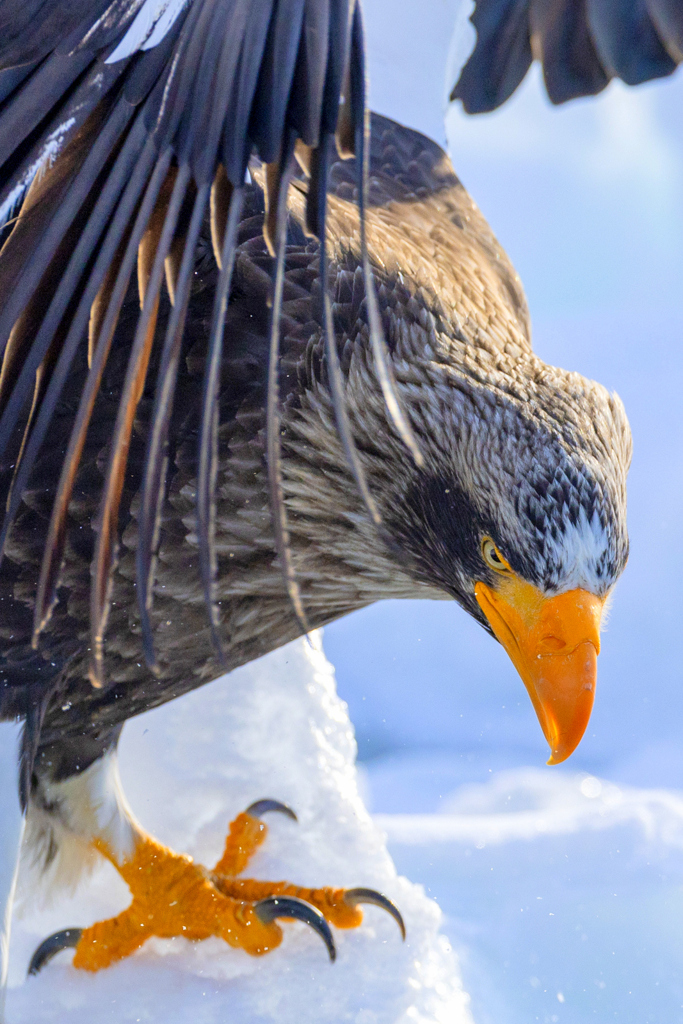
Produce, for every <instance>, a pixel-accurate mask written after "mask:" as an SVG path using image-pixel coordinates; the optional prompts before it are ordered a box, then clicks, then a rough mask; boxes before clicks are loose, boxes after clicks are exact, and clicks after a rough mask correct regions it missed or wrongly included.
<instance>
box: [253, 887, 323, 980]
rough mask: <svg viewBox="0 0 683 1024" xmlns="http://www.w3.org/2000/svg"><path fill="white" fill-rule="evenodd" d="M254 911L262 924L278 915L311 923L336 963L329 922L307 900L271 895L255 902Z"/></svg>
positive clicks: (268, 922)
mask: <svg viewBox="0 0 683 1024" xmlns="http://www.w3.org/2000/svg"><path fill="white" fill-rule="evenodd" d="M254 912H255V913H256V916H257V917H258V919H259V921H261V923H262V924H270V922H271V921H275V920H276V919H277V918H278V917H293V918H295V919H296V920H297V921H303V922H304V924H309V925H310V926H311V928H312V929H313V931H315V932H317V933H318V935H319V936H320V938H321V939H322V940H323V942H324V943H325V945H326V946H327V952H328V953H329V954H330V960H331V961H332V962H333V963H334V961H335V960H336V959H337V950H336V948H335V945H334V939H333V938H332V932H331V931H330V926H329V924H328V923H327V921H326V920H325V918H324V917H323V915H322V914H321V913H320V911H319V910H318V909H317V908H316V907H312V906H311V904H310V903H306V901H305V900H300V899H299V898H298V897H297V896H269V897H268V898H267V899H265V900H259V902H258V903H255V904H254Z"/></svg>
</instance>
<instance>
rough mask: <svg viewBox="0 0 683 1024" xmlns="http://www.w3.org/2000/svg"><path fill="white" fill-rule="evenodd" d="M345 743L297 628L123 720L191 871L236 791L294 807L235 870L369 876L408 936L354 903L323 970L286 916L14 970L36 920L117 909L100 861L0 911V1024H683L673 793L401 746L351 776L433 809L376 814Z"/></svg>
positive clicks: (137, 774) (309, 936)
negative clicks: (126, 955) (1, 928)
mask: <svg viewBox="0 0 683 1024" xmlns="http://www.w3.org/2000/svg"><path fill="white" fill-rule="evenodd" d="M354 757H355V742H354V739H353V732H352V729H351V726H350V723H349V720H348V717H347V714H346V708H345V706H344V705H343V704H342V703H341V701H339V699H338V698H337V696H336V693H335V688H334V676H333V672H332V669H331V667H330V666H329V663H327V662H326V660H325V658H324V656H323V655H322V654H321V653H320V652H319V651H317V650H313V649H311V648H309V647H307V645H306V644H305V643H304V642H303V641H300V642H297V643H295V644H292V645H290V646H289V647H287V648H285V649H283V650H282V651H280V652H276V653H275V654H274V655H271V656H270V657H269V658H266V659H262V660H261V661H259V662H257V663H255V664H253V665H252V666H247V667H246V668H244V669H241V670H239V671H238V672H236V673H234V674H233V675H232V676H230V677H226V678H224V679H222V680H218V681H216V682H215V683H212V684H210V685H209V686H206V687H204V688H203V689H202V690H199V691H197V692H196V693H193V694H189V695H188V696H186V697H183V698H180V699H179V700H177V701H175V702H173V703H171V704H169V705H167V706H165V707H163V708H160V709H157V710H155V711H152V712H149V713H148V714H146V715H143V716H141V717H140V718H139V719H137V720H133V721H131V722H129V723H128V724H127V725H126V728H125V730H124V735H123V740H122V743H121V773H122V777H123V784H124V788H125V791H126V793H127V795H128V797H129V798H130V800H131V803H132V804H133V808H134V810H135V812H136V814H137V815H138V816H139V818H140V819H141V820H142V822H143V824H144V825H145V826H146V827H147V828H149V829H150V830H151V831H153V832H154V833H155V834H156V835H157V836H159V837H160V838H161V839H163V840H164V841H166V842H167V843H169V844H170V845H172V846H174V847H175V848H176V849H182V850H185V851H187V852H190V853H192V854H193V855H194V856H195V857H197V859H199V860H201V861H202V862H205V863H212V862H213V861H214V860H215V859H216V858H217V856H218V854H219V852H220V850H221V846H222V840H223V836H224V832H225V827H226V823H227V821H228V820H229V819H230V818H231V817H233V816H234V815H235V814H236V813H237V812H238V811H239V810H240V809H241V808H243V807H245V806H246V805H247V804H249V803H250V802H251V801H252V800H254V799H256V798H258V797H261V796H264V795H268V796H275V797H278V798H280V799H283V800H285V801H287V802H289V803H291V804H293V805H294V806H296V809H297V812H298V813H299V824H298V825H295V824H294V823H293V822H291V821H289V820H287V819H284V818H280V817H279V816H272V817H271V819H270V823H271V827H270V833H269V837H268V841H267V845H266V847H265V849H264V850H263V851H262V852H261V853H259V854H258V855H257V858H256V859H255V860H254V862H253V870H250V871H249V872H248V873H249V874H253V875H254V876H256V877H260V878H281V877H288V878H290V879H292V880H295V881H298V882H301V883H302V884H324V883H330V884H336V885H357V884H362V885H372V886H376V887H377V888H379V889H381V890H383V891H385V892H387V893H388V894H389V895H391V896H392V897H393V898H394V899H395V900H396V901H397V902H398V903H399V905H400V907H401V909H402V911H403V913H404V915H405V918H406V924H407V928H408V940H407V942H406V944H405V945H403V944H402V943H401V941H400V938H399V935H398V931H397V929H396V926H395V924H394V922H393V921H392V920H391V919H390V918H389V917H387V916H386V915H384V914H383V913H382V912H381V911H379V910H376V909H375V908H369V909H368V910H367V911H366V919H365V922H364V924H363V927H362V928H361V929H359V930H357V931H354V932H337V935H336V938H337V943H338V950H339V958H338V960H337V963H336V964H334V965H331V964H330V963H329V962H328V961H327V958H326V954H325V951H324V949H323V946H322V944H321V943H320V940H319V939H318V938H317V936H315V935H314V934H313V933H312V932H310V931H309V930H308V929H306V928H305V927H304V926H303V925H289V926H286V931H287V936H286V939H285V941H284V943H283V945H282V946H281V947H280V949H278V950H276V951H275V952H274V953H272V954H270V955H269V956H268V957H265V958H263V959H259V960H257V959H253V958H250V957H249V956H247V955H246V954H244V953H241V952H239V951H235V950H232V949H229V948H228V947H226V946H225V945H223V944H222V943H221V942H220V941H219V940H211V941H209V942H205V943H199V944H190V943H188V942H186V941H185V940H183V939H178V940H174V941H171V942H166V941H164V942H162V941H154V942H150V943H148V944H147V945H146V946H145V947H144V948H143V949H142V950H141V951H140V952H139V953H137V954H136V955H135V956H133V957H132V958H131V959H130V960H128V961H126V962H125V963H123V964H120V965H118V966H116V967H114V968H111V969H110V970H108V971H105V972H103V973H102V974H99V975H96V976H89V975H85V974H84V973H82V972H78V971H75V970H74V969H73V968H72V967H71V966H70V959H71V954H70V953H68V952H65V953H63V954H60V956H59V957H58V958H57V959H55V960H54V961H53V962H52V963H51V964H50V965H49V966H48V967H46V968H45V969H44V971H43V973H42V974H41V975H40V976H39V977H38V978H32V979H29V980H28V981H25V980H24V978H25V971H26V965H27V963H28V960H29V958H30V956H31V953H32V952H33V949H34V948H35V947H36V945H37V944H38V943H39V942H40V941H41V940H42V939H43V938H44V937H45V936H46V935H47V934H49V933H51V932H52V931H55V930H57V929H60V928H63V927H66V926H69V925H74V924H81V925H83V924H89V923H90V922H91V921H93V920H96V919H100V918H102V917H105V916H108V915H110V914H112V913H115V912H117V911H118V910H120V909H122V908H123V906H125V904H126V902H127V899H128V897H127V891H126V888H125V886H124V885H123V884H122V882H121V880H120V879H119V878H118V876H117V875H116V874H115V872H114V871H113V869H109V866H108V865H104V866H103V867H102V869H101V870H100V871H98V872H97V873H96V874H95V875H94V876H93V877H92V878H91V879H90V880H88V881H87V882H86V883H84V884H83V885H82V886H81V888H80V889H79V890H78V891H77V893H76V894H75V896H74V897H73V898H63V899H57V900H56V901H55V902H54V903H53V904H52V906H51V907H50V908H49V909H47V910H43V911H37V910H36V909H35V908H34V907H32V905H31V903H30V902H29V903H28V905H26V909H25V910H24V912H23V914H21V915H18V916H17V918H16V919H15V922H14V930H13V935H12V959H11V965H10V986H11V987H10V990H9V993H8V1003H7V1021H8V1024H40V1022H57V1021H60V1022H61V1021H62V1020H65V1019H68V1020H69V1022H70V1024H105V1022H111V1024H114V1022H117V1024H119V1022H121V1024H123V1022H128V1021H140V1022H148V1024H187V1022H189V1021H192V1022H193V1024H194V1022H195V1021H197V1022H201V1024H219V1022H220V1024H223V1022H224V1021H225V1020H226V1014H229V1015H230V1019H233V1020H236V1021H239V1022H240V1024H270V1022H275V1021H278V1022H280V1024H307V1022H309V1021H310V1022H311V1024H313V1022H315V1024H318V1022H321V1024H322V1022H324V1024H337V1022H339V1024H341V1022H352V1024H529V1022H530V1021H531V1022H533V1021H542V1022H553V1024H554V1022H558V1024H585V1022H588V1021H590V1020H600V1021H608V1020H617V1021H629V1022H631V1021H632V1022H637V1024H679V1022H683V981H682V980H681V979H682V978H683V794H681V795H677V794H675V793H672V792H666V791H662V790H638V789H633V788H627V787H618V786H616V785H614V784H613V783H609V782H606V781H604V780H599V779H597V778H595V777H594V776H591V775H587V774H585V773H578V774H577V773H575V772H571V771H568V770H565V771H562V770H560V771H557V770H554V771H551V770H549V769H543V768H538V769H534V768H522V769H515V770H511V771H498V772H493V771H491V772H488V779H487V781H485V782H482V783H463V782H462V778H465V777H467V776H468V775H471V774H472V773H473V772H474V773H476V772H477V771H478V770H481V765H480V766H477V765H473V764H472V760H471V759H463V761H462V762H461V763H459V762H458V759H457V758H453V757H452V756H450V755H448V756H444V755H443V754H438V753H432V754H429V755H425V754H424V753H423V754H419V753H413V754H412V755H408V754H404V755H402V756H400V757H395V758H393V759H392V758H385V759H384V760H383V762H382V765H381V769H380V768H379V767H378V766H377V765H375V766H374V768H372V769H371V770H370V771H369V772H368V771H366V770H363V769H361V772H360V783H361V789H362V788H363V786H364V785H369V786H370V787H371V790H372V793H371V796H372V798H373V799H374V800H375V801H377V802H379V803H380V804H382V805H385V806H386V805H391V803H392V801H393V802H394V804H398V803H399V802H400V800H401V799H404V800H408V801H410V799H411V791H412V794H413V796H412V798H413V799H414V798H415V793H421V794H422V799H423V802H424V805H429V804H430V803H432V804H434V803H435V802H436V806H437V808H438V809H437V810H436V811H435V812H434V813H422V814H418V813H411V814H406V813H403V814H401V813H394V814H380V815H377V816H376V817H375V819H374V821H373V820H372V819H371V818H370V817H369V815H368V814H367V812H366V811H365V808H364V806H363V803H362V801H361V799H360V797H359V792H358V775H357V772H356V769H355V765H354ZM437 790H440V791H441V792H440V793H438V794H437ZM383 836H386V838H387V840H388V850H389V853H390V854H391V857H393V861H394V863H395V865H396V869H398V872H399V876H398V877H397V874H396V869H395V868H394V864H392V860H391V859H390V857H389V855H388V853H387V846H386V845H385V842H384V838H383ZM401 876H407V877H401ZM407 879H420V881H421V882H422V883H423V885H424V886H425V887H426V893H425V892H424V891H423V890H422V889H421V887H420V886H417V885H415V884H413V883H411V882H409V881H408V880H407ZM434 900H436V901H437V903H438V907H437V905H436V903H435V902H434ZM439 907H440V910H439ZM442 912H443V913H442ZM465 992H466V993H469V997H471V1003H470V1000H469V999H468V996H467V995H465Z"/></svg>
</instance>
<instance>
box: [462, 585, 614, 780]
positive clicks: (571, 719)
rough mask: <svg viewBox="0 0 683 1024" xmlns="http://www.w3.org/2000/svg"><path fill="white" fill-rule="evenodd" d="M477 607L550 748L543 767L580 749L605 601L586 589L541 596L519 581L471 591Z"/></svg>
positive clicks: (590, 706)
mask: <svg viewBox="0 0 683 1024" xmlns="http://www.w3.org/2000/svg"><path fill="white" fill-rule="evenodd" d="M474 594H475V597H476V599H477V601H478V603H479V607H480V608H481V610H482V611H483V613H484V615H485V616H486V618H487V619H488V621H489V624H490V626H491V629H492V630H493V632H494V633H495V635H496V637H497V638H498V640H499V641H500V642H501V644H502V645H503V647H504V648H505V650H506V651H507V653H508V655H509V656H510V659H511V661H512V663H513V665H514V666H515V668H516V669H517V671H518V672H519V674H520V676H521V677H522V681H523V683H524V685H525V686H526V688H527V690H528V692H529V696H530V697H531V703H532V704H533V706H534V709H535V711H536V714H537V715H538V720H539V722H540V723H541V728H542V729H543V734H544V736H545V738H546V740H547V741H548V744H549V746H550V751H551V753H550V759H549V760H548V764H559V763H560V762H561V761H564V760H566V759H567V758H568V757H569V755H570V754H571V753H573V752H574V750H575V749H576V748H577V746H578V745H579V742H580V740H581V737H582V736H583V734H584V732H585V731H586V726H587V725H588V719H589V718H590V715H591V711H592V710H593V698H594V697H595V683H596V679H597V659H598V654H599V653H600V620H601V618H602V612H603V608H604V604H605V599H604V598H600V597H596V596H595V595H594V594H590V593H589V592H588V591H587V590H580V589H577V590H569V591H567V593H565V594H558V596H557V597H546V596H545V595H544V594H543V593H541V591H540V590H538V589H537V588H536V587H534V586H532V584H530V583H526V582H525V581H524V580H521V579H519V577H514V576H513V577H506V578H504V579H502V580H501V584H500V586H499V587H498V588H497V589H496V590H493V589H492V588H491V587H489V586H487V585H486V584H485V583H477V584H476V586H475V588H474Z"/></svg>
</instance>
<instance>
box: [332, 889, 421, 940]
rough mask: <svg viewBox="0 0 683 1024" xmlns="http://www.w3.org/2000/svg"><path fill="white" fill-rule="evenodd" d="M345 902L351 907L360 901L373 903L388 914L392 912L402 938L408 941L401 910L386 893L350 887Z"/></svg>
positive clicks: (345, 894)
mask: <svg viewBox="0 0 683 1024" xmlns="http://www.w3.org/2000/svg"><path fill="white" fill-rule="evenodd" d="M344 903H348V905H349V906H350V907H355V906H357V905H358V904H359V903H372V905H373V906H375V907H381V908H382V910H386V912H387V914H391V916H392V917H393V919H394V921H395V922H396V924H397V925H398V927H399V929H400V932H401V938H402V939H403V941H404V942H405V941H406V926H405V924H404V921H403V917H402V915H401V911H400V910H399V909H398V907H397V906H396V904H395V903H394V902H392V900H390V899H389V897H388V896H385V895H384V893H381V892H377V890H376V889H349V890H348V891H347V892H345V893H344Z"/></svg>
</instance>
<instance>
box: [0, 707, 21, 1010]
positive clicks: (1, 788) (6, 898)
mask: <svg viewBox="0 0 683 1024" xmlns="http://www.w3.org/2000/svg"><path fill="white" fill-rule="evenodd" d="M21 728H22V726H21V723H18V722H0V914H1V915H2V916H1V918H0V929H1V930H0V1024H2V1022H3V1021H4V1019H5V985H6V983H7V965H8V958H9V936H10V923H11V919H12V900H13V898H14V889H15V886H16V882H17V870H18V867H19V850H20V847H21V837H22V834H23V831H24V815H23V814H22V813H21V806H20V804H19V741H20V738H21Z"/></svg>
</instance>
